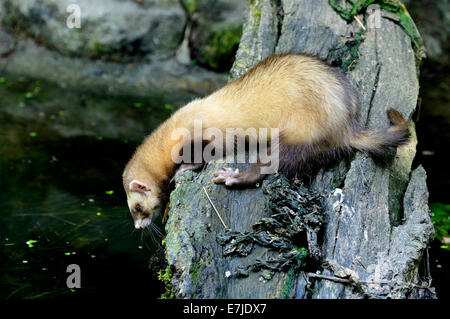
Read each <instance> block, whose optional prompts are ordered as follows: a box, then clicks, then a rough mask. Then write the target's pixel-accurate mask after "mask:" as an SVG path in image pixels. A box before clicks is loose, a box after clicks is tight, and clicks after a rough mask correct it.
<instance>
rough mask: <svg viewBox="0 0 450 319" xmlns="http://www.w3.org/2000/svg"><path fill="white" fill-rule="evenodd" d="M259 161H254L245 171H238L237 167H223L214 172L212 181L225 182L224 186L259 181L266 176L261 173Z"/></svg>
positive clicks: (242, 184)
mask: <svg viewBox="0 0 450 319" xmlns="http://www.w3.org/2000/svg"><path fill="white" fill-rule="evenodd" d="M261 166H262V164H261V163H259V162H258V163H255V164H253V165H252V166H250V167H249V168H248V169H247V170H246V171H245V172H242V173H239V169H237V168H236V169H235V170H233V169H231V168H229V167H224V168H223V169H222V170H221V171H218V172H215V173H214V174H213V175H214V178H213V179H212V181H213V182H214V183H216V184H225V185H226V186H252V185H255V184H256V183H258V182H260V181H261V180H263V179H264V177H266V176H267V174H262V173H261Z"/></svg>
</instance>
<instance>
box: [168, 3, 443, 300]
mask: <svg viewBox="0 0 450 319" xmlns="http://www.w3.org/2000/svg"><path fill="white" fill-rule="evenodd" d="M338 2H339V1H338ZM340 4H341V5H342V6H343V8H346V5H347V6H348V4H347V3H346V2H344V1H341V2H340ZM378 10H380V9H379V8H378ZM380 12H381V17H380V20H379V21H378V22H377V24H376V26H369V25H366V26H365V28H366V30H363V28H362V26H361V24H362V23H364V21H368V20H367V19H368V15H369V12H368V11H365V13H362V14H361V15H360V16H357V17H356V18H355V19H354V20H353V21H352V22H347V21H346V20H344V19H343V18H342V17H341V16H340V15H339V13H338V12H337V11H335V9H334V8H333V7H332V6H331V5H330V4H329V2H328V1H327V0H295V1H294V0H282V1H274V0H252V1H249V3H248V7H247V10H246V13H245V14H246V20H245V24H244V32H243V36H242V39H241V42H240V46H239V50H238V52H237V56H236V61H235V64H234V66H233V69H232V71H231V78H237V77H239V76H240V75H242V74H243V73H245V72H246V71H247V70H248V69H249V68H250V67H251V66H253V65H254V64H256V63H257V62H258V61H260V60H261V59H264V58H265V57H267V56H269V55H271V54H274V53H282V52H290V51H296V52H304V53H309V54H313V55H315V56H318V57H320V58H322V59H325V60H327V61H328V62H329V63H331V64H333V65H336V66H337V67H342V68H344V69H345V70H347V71H348V72H347V76H348V77H349V79H350V80H351V82H352V83H353V84H354V86H355V87H356V88H357V90H358V91H359V93H360V97H361V109H360V122H361V123H362V125H364V126H366V127H369V128H383V127H387V126H388V125H389V122H388V119H387V117H386V110H388V109H389V108H395V109H397V110H399V111H400V112H402V113H403V114H404V115H405V116H406V118H409V119H411V117H412V115H413V113H414V111H415V108H416V102H417V98H418V89H419V85H418V75H417V64H416V56H415V52H414V49H413V47H412V45H411V39H410V38H409V37H408V35H407V34H406V33H405V32H404V30H403V29H402V28H401V26H400V25H399V24H398V23H397V22H398V21H396V20H395V17H393V16H392V14H388V13H387V12H384V11H383V10H382V9H381V10H380ZM357 20H359V21H357ZM410 129H411V133H412V138H411V140H410V142H409V143H408V144H407V145H403V146H401V147H399V148H398V150H397V152H396V154H392V156H391V157H390V158H388V159H387V160H386V162H385V163H378V162H375V161H374V160H373V159H372V158H371V157H369V156H367V155H365V154H363V153H356V154H355V155H354V156H353V157H352V158H350V159H347V160H343V161H341V162H340V163H337V164H336V165H335V166H334V167H331V168H329V169H322V170H321V171H320V172H319V173H318V174H317V176H315V177H314V178H313V180H312V181H311V183H310V185H309V189H308V190H307V192H306V193H308V192H309V193H308V194H309V195H308V194H306V193H298V194H299V195H298V196H295V192H296V191H299V189H301V188H296V186H293V188H291V189H290V190H289V189H287V188H282V187H280V188H276V187H275V188H274V187H273V185H274V183H281V184H283V183H287V182H286V180H285V179H284V177H282V176H279V175H276V176H271V177H269V178H268V179H266V180H265V181H264V182H263V183H262V185H261V187H255V188H250V189H245V190H230V189H227V188H225V187H224V186H223V185H215V184H213V183H212V182H211V178H212V173H213V172H214V171H216V170H218V169H219V168H221V167H223V166H224V164H223V163H221V162H220V161H219V162H211V163H209V164H208V165H207V166H206V168H205V169H204V170H203V171H202V172H200V173H196V172H185V173H183V174H180V175H179V176H177V179H176V188H175V190H174V191H173V192H172V193H171V196H170V207H169V208H170V210H169V219H168V222H167V224H166V231H167V237H166V239H165V254H166V259H167V262H168V267H169V268H170V270H171V273H172V279H171V286H172V290H173V293H174V296H175V297H176V298H434V297H435V294H434V290H433V288H431V287H429V283H430V282H431V278H430V276H429V272H428V267H427V258H428V254H427V253H428V245H429V242H430V240H431V239H432V237H433V232H434V229H433V225H432V223H431V220H430V215H429V209H428V191H427V187H426V173H425V171H424V169H423V168H422V167H420V166H419V167H417V168H416V169H414V170H412V169H411V166H412V161H413V158H414V156H415V146H416V143H417V139H416V137H415V129H414V124H411V127H410ZM243 166H245V164H237V166H236V167H241V168H242V167H243ZM281 184H280V185H281ZM283 185H285V184H283ZM281 191H282V192H285V193H283V194H288V193H289V194H290V195H289V196H292V198H291V197H289V198H291V199H292V201H291V204H289V201H288V200H284V201H283V198H284V197H283V196H284V195H283V196H281V195H280V196H278V197H279V198H278V200H280V198H281V201H280V202H279V205H277V203H276V200H275V201H274V199H273V198H271V197H274V196H275V197H277V194H276V193H277V192H281ZM271 192H272V193H271ZM293 194H294V195H293ZM314 194H316V195H317V194H318V195H319V197H320V214H319V215H314V216H315V217H314V218H316V219H314V220H315V222H312V224H311V222H310V220H311V218H309V217H305V216H313V215H312V214H316V213H317V212H315V213H314V212H311V211H307V212H305V211H302V209H309V208H308V207H312V206H314V205H316V202H314V200H317V198H316V197H314V196H315V195H314ZM278 195H279V194H278ZM308 196H311V197H310V198H309V200H305V198H308ZM311 198H313V199H311ZM314 198H316V199H314ZM294 202H295V203H294ZM302 202H303V204H305V203H306V204H305V205H304V206H301V205H300V206H301V207H300V206H298V207H297V208H296V205H297V204H298V203H302ZM292 203H294V204H292ZM311 205H312V206H311ZM302 207H303V208H302ZM277 209H278V210H279V211H285V212H286V211H287V212H289V214H291V215H290V216H291V217H292V216H294V219H296V220H297V219H298V220H299V223H297V224H296V225H300V226H298V227H299V228H297V230H296V231H304V233H305V235H304V236H300V239H298V238H294V237H293V236H291V237H289V236H290V235H292V234H293V233H292V232H291V233H289V231H290V229H291V228H290V226H289V225H282V226H280V227H281V228H282V229H286V230H288V231H287V233H288V235H287V239H286V241H284V242H283V240H284V238H283V236H282V235H280V234H279V233H277V231H276V230H274V229H270V227H269V229H265V232H262V233H261V232H258V229H259V230H261V229H260V226H261V224H270V223H272V225H273V224H274V223H277V221H276V220H274V219H273V216H274V214H275V213H274V211H275V210H277ZM218 214H219V215H220V217H221V218H222V220H223V221H224V223H225V225H226V228H228V229H230V230H231V231H229V230H227V229H226V228H225V226H224V225H223V224H222V222H221V220H220V218H219V216H218ZM308 214H309V215H308ZM308 220H309V221H308ZM267 221H270V223H269V222H267ZM255 224H256V226H255ZM283 227H284V228H283ZM319 228H320V229H319ZM294 232H295V231H294ZM255 234H259V235H261V234H264V236H272V235H273V238H272V241H273V242H271V241H270V240H269V241H264V238H263V236H262V237H261V236H260V237H258V236H259V235H258V236H256V237H255ZM274 234H275V235H274ZM289 234H290V235H289ZM295 234H296V235H295V236H297V235H298V233H295ZM239 235H241V237H239ZM227 236H228V237H227ZM233 236H234V237H233ZM246 236H247V237H246ZM252 236H253V237H252ZM224 238H225V240H224ZM226 238H228V239H226ZM245 238H246V239H248V238H251V240H247V241H244V239H245ZM261 238H262V239H261ZM226 240H228V245H229V246H227V245H226V243H225V244H224V241H225V242H226ZM233 240H234V241H233ZM230 243H231V246H230ZM274 243H278V244H279V246H276V245H275V244H274ZM283 243H284V244H286V243H287V244H286V245H285V246H283ZM240 244H241V246H239V245H240ZM233 245H234V246H233ZM299 245H303V246H304V248H305V249H306V250H307V251H308V254H309V256H308V257H307V258H306V259H300V258H299V256H300V254H299V253H298V254H297V253H296V252H300V250H298V248H299ZM277 247H279V249H277ZM292 248H294V250H292ZM295 249H297V250H295ZM236 251H237V252H238V253H236V254H233V253H232V252H236ZM295 251H296V252H295ZM230 252H231V253H230ZM292 252H294V253H292ZM289 253H291V255H289ZM288 255H289V256H288ZM286 256H287V257H286ZM283 258H284V259H283ZM283 260H284V261H285V263H284V264H283V263H281V262H282V261H283ZM305 260H306V262H305ZM270 265H274V267H271V266H270Z"/></svg>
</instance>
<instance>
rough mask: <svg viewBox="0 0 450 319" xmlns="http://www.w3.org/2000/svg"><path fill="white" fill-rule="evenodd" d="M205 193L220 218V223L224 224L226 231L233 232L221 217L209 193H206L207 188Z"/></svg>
mask: <svg viewBox="0 0 450 319" xmlns="http://www.w3.org/2000/svg"><path fill="white" fill-rule="evenodd" d="M203 191H204V192H205V194H206V197H208V200H209V202H210V203H211V205H212V207H213V208H214V211H215V212H216V214H217V216H218V217H219V219H220V221H221V222H222V225H223V227H225V229H226V230H228V231H231V229H230V228H228V226H227V225H226V224H225V222H224V221H223V219H222V217H220V214H219V211H218V210H217V208H216V206H215V205H214V203H213V202H212V200H211V198H210V197H209V195H208V192H207V191H206V188H205V187H204V186H203Z"/></svg>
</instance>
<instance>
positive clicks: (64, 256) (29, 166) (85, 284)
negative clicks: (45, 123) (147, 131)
mask: <svg viewBox="0 0 450 319" xmlns="http://www.w3.org/2000/svg"><path fill="white" fill-rule="evenodd" d="M134 147H135V145H130V144H129V143H128V144H127V143H124V142H123V141H117V140H108V139H98V138H96V137H73V138H67V137H58V136H56V135H55V134H52V133H48V134H45V133H42V132H41V131H39V133H38V134H30V131H29V130H28V129H26V128H25V126H24V125H23V124H22V123H14V122H12V121H11V118H9V117H8V116H7V115H5V114H4V113H0V298H2V299H3V298H54V297H60V298H73V297H77V296H84V297H86V296H88V297H94V296H103V297H104V296H109V295H111V296H112V295H116V296H117V295H118V294H121V295H122V294H123V292H124V291H126V292H130V291H133V293H136V294H140V293H141V294H142V295H145V296H147V297H149V298H156V297H158V296H159V295H160V290H161V284H160V283H159V282H158V281H157V279H156V276H155V273H154V272H152V271H150V270H149V269H148V264H149V263H148V261H149V258H150V256H152V255H153V253H154V250H155V246H154V245H153V244H152V241H151V240H149V238H148V236H144V234H143V233H141V232H137V231H133V229H134V228H133V224H132V220H131V216H129V212H128V208H127V207H126V201H125V194H124V191H123V190H122V182H121V174H122V170H123V168H124V166H125V163H126V162H127V160H128V159H129V157H130V156H131V154H132V152H133V151H134ZM111 191H113V192H111ZM34 241H36V242H34ZM27 242H28V244H27ZM69 264H78V265H79V266H80V267H81V285H82V288H81V289H76V290H70V289H68V288H67V286H66V278H67V276H68V275H69V274H68V273H66V269H67V266H68V265H69Z"/></svg>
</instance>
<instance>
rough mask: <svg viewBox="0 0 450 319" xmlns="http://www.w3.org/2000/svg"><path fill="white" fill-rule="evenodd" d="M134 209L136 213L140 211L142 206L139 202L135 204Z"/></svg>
mask: <svg viewBox="0 0 450 319" xmlns="http://www.w3.org/2000/svg"><path fill="white" fill-rule="evenodd" d="M134 210H135V211H136V213H142V206H141V205H139V204H137V205H136V206H135V207H134Z"/></svg>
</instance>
